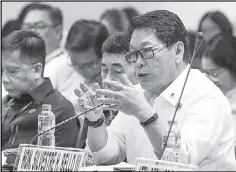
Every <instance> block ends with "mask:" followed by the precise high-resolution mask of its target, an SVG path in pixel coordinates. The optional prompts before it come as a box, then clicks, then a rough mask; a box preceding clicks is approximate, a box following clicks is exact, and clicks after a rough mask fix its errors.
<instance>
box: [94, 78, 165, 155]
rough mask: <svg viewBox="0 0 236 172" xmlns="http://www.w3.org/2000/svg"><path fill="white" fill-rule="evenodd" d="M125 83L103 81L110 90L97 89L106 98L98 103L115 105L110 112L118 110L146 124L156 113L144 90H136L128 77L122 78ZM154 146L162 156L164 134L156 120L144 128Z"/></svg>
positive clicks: (110, 108) (156, 151) (100, 99)
mask: <svg viewBox="0 0 236 172" xmlns="http://www.w3.org/2000/svg"><path fill="white" fill-rule="evenodd" d="M121 80H122V81H123V83H119V82H116V81H103V83H104V84H105V85H107V86H108V88H113V90H110V89H97V90H96V92H97V94H102V95H104V96H106V97H102V98H99V99H98V101H100V102H102V103H104V104H113V105H112V106H111V107H108V108H106V109H108V110H118V111H121V112H123V113H125V114H126V115H132V116H134V117H136V118H137V119H138V120H139V122H144V121H146V120H148V119H149V118H151V117H152V116H153V115H154V114H155V111H154V109H153V108H152V107H151V106H150V105H149V103H148V102H147V100H146V97H145V95H144V92H143V90H141V89H140V88H136V87H135V86H134V85H132V83H131V82H130V81H129V80H128V78H127V77H126V76H121ZM143 128H144V130H145V132H146V134H147V136H148V138H149V140H150V142H151V144H152V146H153V149H154V152H155V153H156V154H157V155H160V153H161V150H162V134H161V131H163V130H161V128H162V126H161V125H160V122H159V120H158V119H157V120H154V121H152V122H151V123H150V124H148V125H146V126H144V127H143Z"/></svg>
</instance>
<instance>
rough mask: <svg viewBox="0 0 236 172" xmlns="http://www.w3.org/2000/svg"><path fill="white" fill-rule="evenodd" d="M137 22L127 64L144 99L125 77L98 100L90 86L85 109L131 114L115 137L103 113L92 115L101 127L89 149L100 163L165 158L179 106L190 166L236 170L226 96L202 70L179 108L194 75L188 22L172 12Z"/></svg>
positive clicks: (92, 130) (92, 133)
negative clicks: (165, 145) (165, 139)
mask: <svg viewBox="0 0 236 172" xmlns="http://www.w3.org/2000/svg"><path fill="white" fill-rule="evenodd" d="M131 23H132V25H131V26H132V28H131V41H130V47H129V52H128V53H126V54H125V57H126V59H127V60H128V61H129V62H131V63H132V64H133V66H134V69H135V72H136V75H137V77H138V80H139V83H140V84H141V86H142V88H143V89H144V90H145V92H144V94H143V92H142V91H140V89H137V88H136V87H134V86H133V84H132V83H131V82H130V81H129V80H128V79H127V77H125V76H124V75H121V76H120V77H121V79H120V81H122V82H117V81H107V80H106V81H103V84H104V85H105V86H107V87H105V89H99V88H98V85H97V86H96V96H94V93H93V91H92V90H91V89H89V88H88V87H86V89H84V88H83V89H82V90H80V94H78V96H79V103H83V104H84V108H85V109H87V108H89V107H90V106H94V105H97V104H100V103H104V104H110V105H112V106H108V107H106V106H104V107H105V108H106V109H112V110H118V111H122V112H123V113H124V114H126V115H125V116H124V118H125V119H124V120H123V121H122V123H121V122H119V123H118V122H117V123H116V125H115V126H113V128H112V130H109V129H107V128H106V127H105V125H104V124H103V122H102V121H103V118H104V117H103V113H102V109H103V108H99V109H96V111H95V112H96V113H95V114H93V113H88V114H85V115H86V118H87V120H88V121H90V122H91V123H92V124H93V125H91V126H90V127H89V129H88V146H89V148H90V150H91V151H92V152H93V155H94V157H95V159H96V162H97V164H116V163H119V162H122V161H124V159H125V158H127V162H128V163H131V164H135V160H136V158H137V157H144V158H152V159H156V158H162V155H163V154H162V152H163V136H164V135H165V133H166V132H167V131H168V129H169V127H168V123H169V121H170V120H172V118H173V114H174V112H175V109H176V107H179V109H178V113H177V116H176V118H175V121H173V122H175V123H176V129H178V131H180V135H181V137H180V138H181V142H180V143H181V145H180V149H181V151H183V152H185V155H186V156H187V159H186V161H185V163H187V164H193V165H197V166H198V167H199V168H198V170H235V169H236V160H235V157H234V142H235V133H234V128H233V121H232V115H231V110H230V104H229V101H228V100H227V99H226V97H225V96H224V95H223V94H222V92H221V91H220V90H219V89H218V88H217V87H216V86H215V85H214V84H213V83H212V82H211V81H210V80H209V79H207V78H206V77H205V76H204V75H203V74H202V73H201V72H200V71H198V70H197V69H191V72H190V74H189V78H188V81H187V85H186V88H185V90H184V92H183V97H182V100H181V103H180V104H177V103H178V100H179V97H180V94H181V91H182V88H183V84H184V82H185V79H186V76H187V73H188V69H189V65H188V64H187V62H186V60H188V44H187V31H186V29H185V27H184V25H183V23H182V21H181V20H180V19H179V17H178V16H177V15H176V14H174V13H172V12H169V11H166V10H156V11H152V12H148V13H146V14H143V15H140V16H137V17H135V18H134V19H133V20H132V22H131ZM199 83H201V84H199ZM102 95H104V96H106V97H102ZM118 117H119V116H117V118H118ZM117 118H115V119H114V120H113V122H115V120H116V119H117ZM111 125H112V124H111ZM170 141H171V139H170V140H169V142H168V144H169V143H170ZM170 144H173V143H170ZM164 153H165V152H164Z"/></svg>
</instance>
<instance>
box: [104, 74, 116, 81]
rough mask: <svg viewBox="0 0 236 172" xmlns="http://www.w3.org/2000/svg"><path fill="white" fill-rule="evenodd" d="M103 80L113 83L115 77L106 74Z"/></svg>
mask: <svg viewBox="0 0 236 172" xmlns="http://www.w3.org/2000/svg"><path fill="white" fill-rule="evenodd" d="M105 80H108V81H114V80H115V77H114V76H113V75H112V74H111V72H108V74H107V76H106V77H105Z"/></svg>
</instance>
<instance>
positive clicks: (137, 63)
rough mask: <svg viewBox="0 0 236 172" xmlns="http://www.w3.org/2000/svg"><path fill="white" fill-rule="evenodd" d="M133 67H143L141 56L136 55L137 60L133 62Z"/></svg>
mask: <svg viewBox="0 0 236 172" xmlns="http://www.w3.org/2000/svg"><path fill="white" fill-rule="evenodd" d="M134 65H135V67H137V68H142V67H143V66H144V65H145V59H143V58H142V57H141V55H138V58H137V60H136V62H135V64H134Z"/></svg>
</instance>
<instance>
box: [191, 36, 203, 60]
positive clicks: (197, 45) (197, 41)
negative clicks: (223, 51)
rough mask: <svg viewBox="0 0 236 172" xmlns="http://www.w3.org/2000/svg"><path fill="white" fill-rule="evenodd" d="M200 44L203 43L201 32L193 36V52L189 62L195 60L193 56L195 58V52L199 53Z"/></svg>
mask: <svg viewBox="0 0 236 172" xmlns="http://www.w3.org/2000/svg"><path fill="white" fill-rule="evenodd" d="M202 43H203V34H202V32H198V33H197V34H196V35H195V41H194V50H193V56H192V59H191V61H192V60H193V59H194V58H195V56H196V54H197V52H198V51H199V49H200V47H201V45H202Z"/></svg>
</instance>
